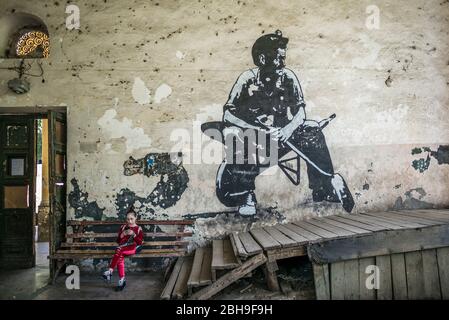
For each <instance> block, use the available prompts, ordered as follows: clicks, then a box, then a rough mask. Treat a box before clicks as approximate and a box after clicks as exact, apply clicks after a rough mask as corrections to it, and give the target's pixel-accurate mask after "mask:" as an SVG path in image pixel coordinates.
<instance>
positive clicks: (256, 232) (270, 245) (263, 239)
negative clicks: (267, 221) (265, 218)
mask: <svg viewBox="0 0 449 320" xmlns="http://www.w3.org/2000/svg"><path fill="white" fill-rule="evenodd" d="M250 233H251V235H252V236H253V237H254V239H255V240H256V241H257V242H258V243H259V244H260V245H261V246H262V247H263V248H264V249H265V250H269V249H274V248H280V247H282V245H281V244H280V243H279V242H277V241H276V240H275V239H274V238H273V237H272V236H270V235H269V234H268V232H266V231H265V230H263V229H252V230H251V231H250Z"/></svg>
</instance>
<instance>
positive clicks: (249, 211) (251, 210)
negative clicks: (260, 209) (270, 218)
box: [239, 192, 256, 216]
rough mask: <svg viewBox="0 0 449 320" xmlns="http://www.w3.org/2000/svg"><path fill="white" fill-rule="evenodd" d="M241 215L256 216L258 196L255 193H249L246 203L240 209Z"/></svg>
mask: <svg viewBox="0 0 449 320" xmlns="http://www.w3.org/2000/svg"><path fill="white" fill-rule="evenodd" d="M239 214H240V215H242V216H253V215H255V214H256V196H255V195H254V193H253V192H250V193H248V197H247V198H246V203H245V204H244V205H241V206H240V207H239Z"/></svg>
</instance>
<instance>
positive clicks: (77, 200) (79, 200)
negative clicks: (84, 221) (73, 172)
mask: <svg viewBox="0 0 449 320" xmlns="http://www.w3.org/2000/svg"><path fill="white" fill-rule="evenodd" d="M70 182H71V183H72V186H73V190H72V191H71V192H70V193H69V204H70V206H71V207H72V208H73V209H75V218H84V217H91V218H93V219H94V220H101V217H102V216H103V211H104V210H105V208H100V207H99V206H98V204H97V202H96V201H89V200H88V197H89V193H87V192H83V191H81V189H80V187H79V184H78V181H77V180H76V179H75V178H73V179H72V180H70Z"/></svg>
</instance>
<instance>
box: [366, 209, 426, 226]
mask: <svg viewBox="0 0 449 320" xmlns="http://www.w3.org/2000/svg"><path fill="white" fill-rule="evenodd" d="M361 215H362V216H368V217H371V218H373V219H375V220H377V221H379V222H384V223H389V224H392V225H395V226H399V227H400V228H401V229H402V228H416V227H422V225H420V224H416V223H411V222H410V223H409V222H404V221H399V220H398V219H394V218H391V217H385V216H383V215H382V213H380V212H376V213H371V212H368V213H361Z"/></svg>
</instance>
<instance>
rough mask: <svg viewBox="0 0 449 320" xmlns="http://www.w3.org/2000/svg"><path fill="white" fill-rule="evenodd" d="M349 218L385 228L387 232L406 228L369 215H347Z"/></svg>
mask: <svg viewBox="0 0 449 320" xmlns="http://www.w3.org/2000/svg"><path fill="white" fill-rule="evenodd" d="M347 217H348V218H350V219H354V220H357V221H360V222H366V223H370V224H374V225H377V226H380V227H383V228H384V229H387V230H396V229H403V228H404V227H402V226H399V225H397V224H395V223H391V222H386V221H385V220H379V219H377V218H374V217H371V216H367V215H362V214H348V215H347Z"/></svg>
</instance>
